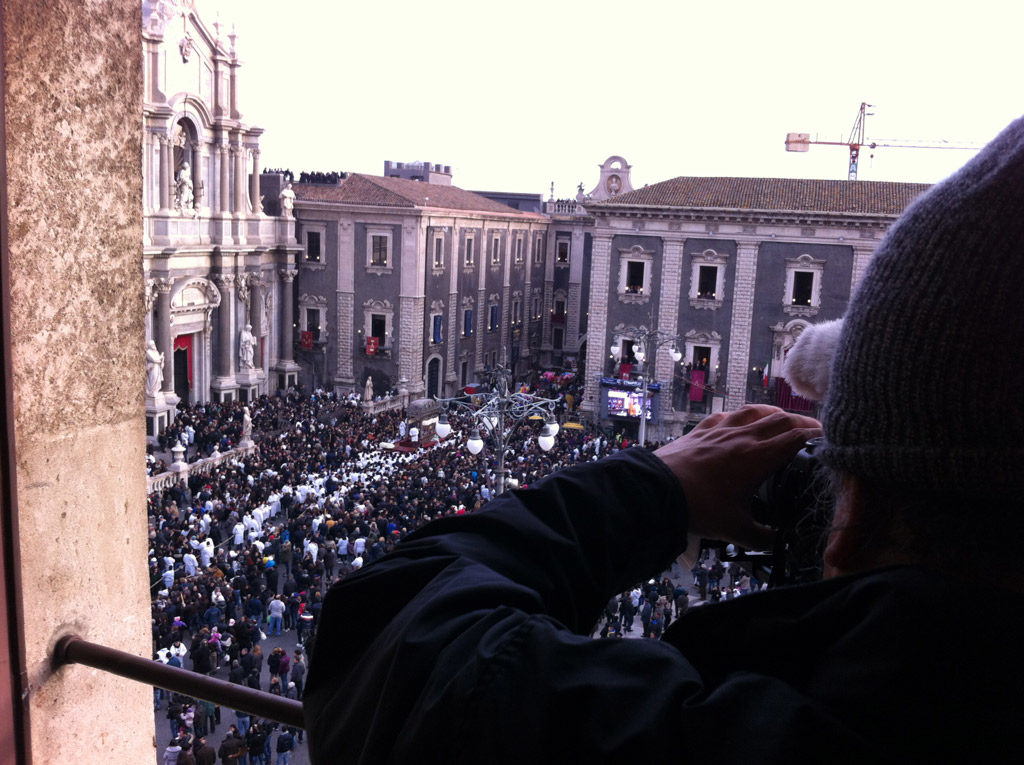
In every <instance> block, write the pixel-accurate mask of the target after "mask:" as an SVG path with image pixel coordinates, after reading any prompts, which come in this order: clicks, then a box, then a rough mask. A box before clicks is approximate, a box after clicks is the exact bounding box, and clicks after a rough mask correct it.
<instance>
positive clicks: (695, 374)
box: [690, 369, 707, 401]
mask: <svg viewBox="0 0 1024 765" xmlns="http://www.w3.org/2000/svg"><path fill="white" fill-rule="evenodd" d="M706 375H707V372H705V371H704V370H703V369H694V370H693V371H692V372H690V401H703V400H704V380H705V379H706Z"/></svg>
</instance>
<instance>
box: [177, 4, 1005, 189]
mask: <svg viewBox="0 0 1024 765" xmlns="http://www.w3.org/2000/svg"><path fill="white" fill-rule="evenodd" d="M196 10H197V11H198V12H199V14H200V16H201V17H202V18H203V19H204V20H205V21H206V22H207V23H209V24H212V22H213V21H214V20H215V19H216V16H217V12H218V11H219V12H220V18H221V20H222V21H224V22H228V23H229V24H230V23H232V22H233V23H234V24H235V25H236V27H237V31H238V34H239V37H238V42H237V49H238V54H239V57H240V58H241V59H242V61H243V69H242V79H241V87H240V95H241V102H240V105H241V110H242V113H243V119H244V121H245V122H247V123H248V124H254V125H258V126H260V127H263V128H264V129H265V130H266V132H265V133H264V135H263V137H262V139H261V148H262V156H261V163H262V165H263V167H289V168H291V169H292V170H293V171H295V172H296V173H298V171H300V170H313V169H316V170H325V171H326V170H346V171H355V172H362V173H370V174H374V175H380V174H382V173H383V167H384V160H386V159H389V160H392V161H396V162H412V161H423V160H428V161H430V162H432V163H439V164H446V165H451V166H452V171H453V174H454V181H453V182H454V183H455V185H457V186H460V187H462V188H467V189H485V190H502V191H519V192H529V193H536V194H544V197H545V198H547V196H548V191H549V187H550V184H551V182H552V181H553V182H554V183H555V196H556V197H567V196H574V195H575V193H576V185H577V184H578V183H579V182H581V181H582V182H583V184H584V188H585V190H586V191H588V192H589V191H590V190H591V189H592V188H593V187H594V186H595V185H596V183H597V177H598V171H597V168H598V165H600V164H601V163H602V162H603V161H604V160H605V158H607V157H608V156H610V155H613V154H618V155H621V156H623V157H625V159H626V160H627V161H628V162H629V163H630V164H631V165H632V168H633V170H632V179H633V185H634V187H640V186H643V185H644V184H648V183H656V182H658V181H662V180H665V179H668V178H673V177H675V176H679V175H716V176H768V177H791V178H833V179H843V178H845V177H846V171H847V160H848V154H847V150H846V148H845V147H842V146H811V148H810V151H809V152H808V153H806V154H797V153H789V152H786V151H785V148H784V141H785V136H786V133H787V132H808V133H810V134H811V137H812V138H817V139H819V140H830V141H837V140H845V139H846V138H847V137H848V135H849V132H850V129H851V127H852V126H853V122H854V118H855V117H856V114H857V110H858V107H859V106H860V102H861V101H867V102H868V103H871V104H874V105H875V107H874V109H873V110H872V111H873V112H874V116H873V117H870V118H869V119H868V122H867V138H868V139H869V140H876V141H880V140H881V139H896V140H899V141H919V142H920V141H924V142H931V141H934V140H935V139H945V140H946V141H950V142H964V141H966V142H972V143H976V144H983V143H985V142H986V141H988V140H990V139H991V138H992V137H993V136H995V135H996V133H998V132H999V130H1000V129H1001V128H1002V127H1003V126H1004V125H1006V124H1007V123H1009V122H1010V121H1011V120H1012V119H1014V118H1015V117H1017V116H1019V115H1020V114H1021V113H1022V112H1024V108H1022V101H1024V94H1022V87H1021V81H1022V74H1024V71H1022V70H1024V63H1022V62H1024V57H1022V56H1021V52H1022V48H1024V45H1022V43H1021V37H1020V36H1021V29H1022V25H1021V22H1022V21H1024V3H1019V2H1017V0H975V1H974V2H971V3H965V2H955V3H954V2H948V0H934V1H933V2H908V1H906V0H888V1H887V2H883V1H879V0H864V1H863V2H859V3H850V2H841V3H840V2H831V0H820V1H819V2H813V1H811V0H805V1H803V2H800V1H791V2H788V3H783V2H777V0H759V1H758V0H732V1H731V2H727V3H716V2H707V0H701V1H700V2H695V0H674V1H669V2H663V1H662V0H654V1H645V0H632V2H628V1H626V0H617V1H615V2H607V1H606V0H591V1H590V2H570V0H548V1H547V2H537V1H536V0H519V1H518V2H509V3H487V2H481V1H480V0H435V1H434V2H422V0H412V1H410V0H392V1H391V2H387V1H386V0H358V1H356V0H290V2H282V1H281V0H196ZM872 153H873V154H874V157H873V158H872V157H871V156H870V155H871V154H872ZM971 155H972V152H968V151H954V150H926V149H896V148H878V149H876V150H875V151H874V152H871V151H869V150H864V152H863V153H862V157H861V164H860V172H859V177H860V178H861V179H862V180H900V181H924V182H932V181H936V180H939V179H940V178H942V177H944V176H945V175H948V174H949V173H950V172H952V171H953V170H955V169H956V168H957V167H959V166H960V165H962V164H963V163H964V162H965V161H967V159H969V158H970V156H971Z"/></svg>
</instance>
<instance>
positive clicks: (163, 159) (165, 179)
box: [156, 135, 173, 212]
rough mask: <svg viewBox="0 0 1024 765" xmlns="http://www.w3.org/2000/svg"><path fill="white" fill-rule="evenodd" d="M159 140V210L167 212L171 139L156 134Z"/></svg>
mask: <svg viewBox="0 0 1024 765" xmlns="http://www.w3.org/2000/svg"><path fill="white" fill-rule="evenodd" d="M156 138H157V140H158V141H159V142H160V174H159V175H160V179H159V181H158V183H159V185H160V210H161V212H167V211H168V210H170V209H171V178H172V177H173V175H172V173H171V156H172V155H171V139H170V138H169V137H168V136H166V135H158V136H157V137H156Z"/></svg>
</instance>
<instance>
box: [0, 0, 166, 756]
mask: <svg viewBox="0 0 1024 765" xmlns="http://www.w3.org/2000/svg"><path fill="white" fill-rule="evenodd" d="M2 13H3V20H2V23H0V26H2V28H3V29H2V33H0V48H2V50H0V56H2V58H3V61H4V68H3V72H2V74H0V76H2V77H3V87H2V88H0V100H2V104H0V112H2V113H3V115H4V119H5V124H6V125H7V131H6V136H5V137H4V151H3V154H2V156H0V165H2V166H3V167H2V170H3V172H2V173H0V184H2V186H0V206H2V208H3V221H4V232H3V237H2V247H3V248H4V252H3V253H2V256H3V260H4V270H5V274H4V282H5V284H4V285H3V287H2V291H3V294H2V295H0V302H3V303H4V313H5V317H4V325H5V326H4V330H5V331H4V332H3V337H2V338H0V343H3V345H4V347H3V349H2V351H0V353H2V356H3V358H4V364H5V366H6V367H7V370H6V371H7V374H8V375H9V376H8V377H7V384H8V386H9V387H8V390H7V394H8V396H9V399H8V402H7V403H8V406H7V407H6V408H5V410H4V415H3V416H4V419H5V426H6V427H7V428H8V430H7V435H8V436H9V438H6V439H5V440H6V445H5V448H4V458H5V461H4V467H3V471H4V485H5V488H4V501H3V504H4V507H3V515H4V523H3V529H2V530H0V536H2V537H3V549H4V552H3V559H4V565H3V570H4V573H3V584H4V587H3V595H2V596H0V600H2V602H3V613H4V616H5V617H6V619H5V623H4V636H3V638H2V639H0V644H2V646H3V647H2V649H0V650H2V655H3V657H4V672H5V675H6V678H7V684H6V689H5V692H4V697H5V701H4V707H3V713H2V714H3V717H4V721H3V723H2V725H0V729H2V730H3V744H2V746H3V754H2V755H0V759H2V760H3V761H4V762H21V763H35V764H38V763H58V762H69V761H73V760H75V759H80V758H81V757H82V743H83V742H84V741H89V742H90V743H91V745H92V748H93V749H94V750H95V751H97V752H103V758H102V759H105V760H109V761H111V762H132V763H134V762H151V761H152V760H153V755H154V745H153V740H154V739H153V734H154V727H153V711H152V707H150V706H149V704H150V702H151V701H152V698H153V694H152V692H151V690H150V688H149V687H148V686H146V685H144V684H142V683H136V682H132V681H130V680H126V679H124V678H122V677H118V676H117V675H115V674H112V673H110V672H103V671H100V670H96V669H92V668H89V667H86V666H83V665H70V666H65V667H62V668H59V669H58V668H55V667H54V665H53V662H52V658H53V657H52V653H53V647H54V644H55V643H56V642H57V641H58V640H59V639H60V638H61V637H63V636H66V635H68V634H70V633H78V634H80V635H82V636H83V637H85V639H86V640H90V641H94V642H96V643H99V644H101V645H106V646H113V647H115V648H119V649H121V650H123V651H127V652H128V653H131V654H135V655H137V656H149V655H151V654H150V652H151V650H152V636H151V634H150V629H149V624H150V593H149V582H148V580H147V577H146V576H145V573H144V570H143V568H142V567H143V566H144V565H145V563H144V561H145V560H146V550H147V547H148V537H147V529H146V481H145V474H144V471H143V470H141V466H142V465H143V459H144V457H145V426H146V420H145V409H144V398H145V391H144V387H143V380H144V379H145V365H144V359H145V355H144V353H143V349H144V347H145V342H146V330H145V317H146V307H145V304H144V302H143V294H144V291H143V284H142V279H143V272H142V268H141V265H142V242H143V225H142V219H143V211H144V202H143V199H144V197H143V175H142V167H143V164H142V162H141V161H140V159H141V158H142V156H143V153H142V152H143V140H144V139H143V127H142V121H141V118H142V110H141V107H142V104H143V66H142V62H143V48H142V36H141V34H140V31H141V30H140V22H141V21H142V19H141V18H140V4H139V3H138V2H137V1H136V0H109V2H102V3H39V2H35V1H34V0H4V2H3V8H2ZM179 24H180V22H179ZM178 28H179V29H180V26H179V27H178ZM70 136H73V138H70V140H69V137H70ZM69 143H70V149H69ZM150 148H151V150H152V149H153V146H152V145H150ZM158 156H159V155H158ZM149 159H150V164H151V165H152V170H153V173H152V177H150V175H149V173H148V172H147V179H149V180H150V181H151V182H153V183H160V184H161V188H160V194H158V195H154V199H153V206H154V207H155V206H156V204H157V203H158V202H159V201H161V200H163V199H165V198H166V197H165V196H161V195H163V194H165V192H164V189H167V188H169V184H168V183H164V180H165V179H161V178H159V176H160V173H161V170H160V167H163V168H166V162H164V161H162V162H161V163H160V167H157V163H155V162H152V159H153V157H152V156H150V157H149ZM164 172H165V171H164ZM8 223H9V225H8ZM57 253H59V255H57ZM64 285H74V288H72V289H66V290H65V289H61V290H60V292H61V294H60V298H59V300H58V301H55V300H54V295H55V290H57V289H60V288H61V287H63V286H64ZM41 328H43V329H42V330H41ZM8 468H10V469H9V470H8ZM12 500H13V501H12ZM115 614H116V617H113V618H112V615H115ZM113 699H116V704H117V709H118V712H117V723H116V724H115V725H111V721H112V717H111V714H110V711H111V707H112V705H111V700H113Z"/></svg>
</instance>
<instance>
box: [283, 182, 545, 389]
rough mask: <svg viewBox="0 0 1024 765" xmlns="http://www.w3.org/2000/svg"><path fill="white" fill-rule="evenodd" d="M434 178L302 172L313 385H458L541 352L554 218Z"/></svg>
mask: <svg viewBox="0 0 1024 765" xmlns="http://www.w3.org/2000/svg"><path fill="white" fill-rule="evenodd" d="M438 167H440V166H438ZM431 177H432V178H433V179H434V180H435V182H433V183H428V182H426V181H419V180H411V179H408V178H396V177H380V176H370V175H362V174H349V175H347V176H346V177H344V178H341V179H339V180H338V181H337V182H335V183H323V184H319V183H299V184H296V186H295V194H296V200H295V216H296V219H297V221H298V230H297V234H298V237H299V242H300V245H301V247H302V253H301V255H300V257H299V259H298V262H297V269H298V272H299V280H298V289H297V313H296V315H295V318H296V323H297V324H298V329H299V332H300V338H301V342H300V348H299V350H298V352H297V354H296V358H297V360H298V362H299V363H300V364H301V366H302V370H303V371H302V373H301V375H300V381H301V382H302V383H303V384H304V385H307V386H308V387H310V388H324V389H327V390H337V391H340V392H346V391H358V392H360V393H364V392H365V391H366V388H367V380H368V379H369V381H370V388H371V389H372V391H373V393H374V394H375V395H382V394H385V393H387V392H388V391H391V390H406V391H408V393H409V394H410V396H411V397H412V398H413V399H415V398H419V397H423V396H433V395H437V396H449V395H453V394H454V393H455V391H456V390H457V389H459V388H461V387H463V386H465V385H468V384H471V383H473V382H475V381H476V380H477V379H478V376H479V375H480V374H481V373H482V372H484V370H486V369H488V368H490V367H493V366H494V365H496V364H499V363H501V364H505V365H508V366H510V367H512V368H513V369H514V370H516V372H517V373H519V374H522V373H523V372H525V371H526V370H527V369H529V368H530V366H531V365H533V364H534V361H535V359H534V357H533V355H534V353H535V350H536V346H534V345H531V343H530V342H529V338H530V336H531V334H530V333H531V331H533V327H535V326H538V325H539V323H540V321H541V318H540V314H541V310H542V305H543V304H542V302H541V301H540V300H538V301H537V302H536V303H532V302H531V297H532V296H533V295H534V293H535V292H536V293H537V294H538V295H541V294H542V293H543V289H544V283H545V278H546V277H545V263H546V260H547V254H546V253H547V249H548V247H549V241H548V218H547V217H546V216H544V215H541V214H539V213H532V212H521V211H518V210H514V209H512V208H510V207H508V206H506V205H503V204H500V203H498V202H494V201H492V200H490V199H487V198H485V197H483V196H480V195H478V194H474V193H473V192H470V191H465V190H463V189H460V188H457V187H455V186H452V185H450V180H449V179H450V176H448V175H447V174H444V173H442V175H441V176H438V174H436V173H434V174H433V176H431ZM438 180H440V182H436V181H438Z"/></svg>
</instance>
